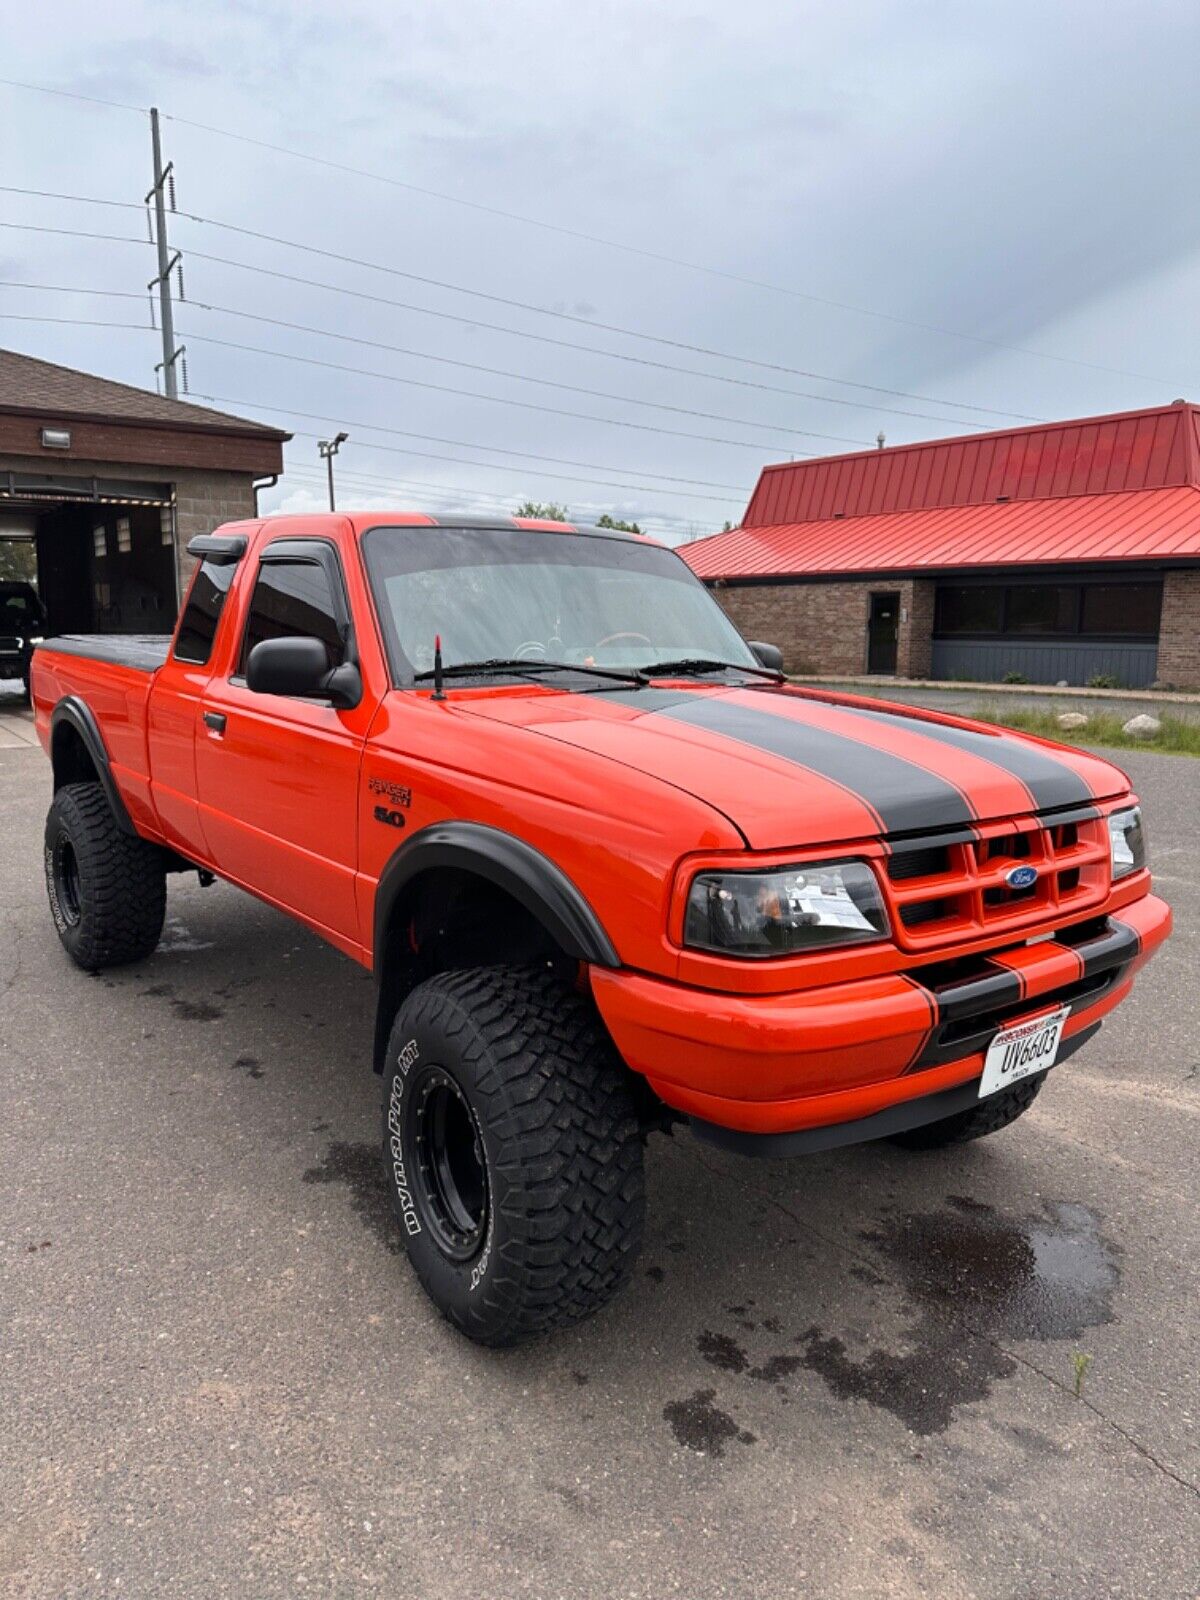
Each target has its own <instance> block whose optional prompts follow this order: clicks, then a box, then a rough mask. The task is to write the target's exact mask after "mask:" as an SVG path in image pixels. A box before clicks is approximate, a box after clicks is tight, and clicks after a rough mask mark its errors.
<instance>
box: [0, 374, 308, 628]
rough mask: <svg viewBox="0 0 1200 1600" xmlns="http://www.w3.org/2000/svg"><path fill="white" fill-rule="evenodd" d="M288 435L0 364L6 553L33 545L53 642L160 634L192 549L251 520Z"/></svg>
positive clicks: (1, 510)
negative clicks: (205, 537)
mask: <svg viewBox="0 0 1200 1600" xmlns="http://www.w3.org/2000/svg"><path fill="white" fill-rule="evenodd" d="M290 437H291V435H290V434H287V433H282V432H280V431H279V430H278V429H277V428H269V427H265V426H264V425H263V424H261V423H258V422H248V421H245V420H243V419H242V418H240V417H232V416H227V415H225V414H224V413H222V412H219V411H211V410H209V409H208V408H207V407H204V406H195V405H191V404H189V403H187V402H186V401H182V400H168V399H166V398H165V397H164V396H162V395H157V394H151V393H149V392H148V391H147V390H144V389H135V388H132V387H130V386H129V385H127V384H123V383H112V382H110V381H109V380H108V379H107V378H98V377H95V376H93V375H92V374H91V373H87V372H77V371H75V370H74V369H73V368H70V367H60V366H55V365H53V364H51V363H50V362H48V361H38V360H35V359H34V358H33V357H31V356H25V355H18V354H17V353H16V352H15V351H11V350H0V540H20V541H29V542H32V544H33V546H34V548H35V549H36V552H37V561H36V566H37V582H38V589H39V593H40V596H41V600H42V604H43V606H45V608H46V610H47V612H48V623H47V626H48V629H49V630H50V631H52V632H55V633H79V632H94V633H110V632H111V633H163V632H168V631H169V630H170V629H171V628H172V627H173V626H174V621H175V613H176V610H177V609H178V603H179V595H180V592H181V588H182V584H183V582H184V580H185V579H186V577H187V572H188V566H189V563H188V557H187V542H188V540H189V539H190V538H191V537H192V535H193V534H196V533H207V532H209V531H211V529H212V528H214V527H215V526H216V525H217V524H218V523H220V522H226V521H229V520H230V519H232V518H234V517H247V516H253V515H254V512H255V510H256V486H258V487H261V486H263V485H264V483H273V482H274V481H275V478H276V477H277V476H278V474H279V473H280V472H281V471H282V470H283V445H284V442H285V440H287V439H289V438H290Z"/></svg>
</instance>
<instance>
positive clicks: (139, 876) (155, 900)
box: [45, 783, 167, 972]
mask: <svg viewBox="0 0 1200 1600" xmlns="http://www.w3.org/2000/svg"><path fill="white" fill-rule="evenodd" d="M45 867H46V893H47V895H48V896H49V899H50V913H51V915H52V916H53V918H54V926H55V927H56V928H57V929H58V936H59V938H60V939H61V940H62V943H63V948H64V949H65V950H66V952H67V954H68V955H69V956H70V957H71V959H72V961H74V962H75V963H76V964H77V965H78V966H81V967H83V968H84V969H85V971H88V972H96V971H98V970H99V969H100V968H101V967H116V966H121V965H122V964H124V963H125V962H127V961H140V960H141V959H142V957H143V956H148V955H149V954H150V952H151V951H152V950H153V949H154V947H155V946H156V945H157V944H158V941H159V938H160V937H161V935H162V928H163V918H164V916H165V915H166V904H167V876H166V871H165V869H164V866H163V857H162V851H161V850H160V849H159V848H158V846H157V845H153V844H150V843H149V842H148V841H147V840H145V839H140V838H138V837H137V835H136V834H129V833H125V832H124V831H123V830H122V829H121V828H119V827H118V826H117V821H116V818H115V817H114V816H113V814H112V808H111V806H110V805H109V803H108V800H107V799H106V798H105V794H104V790H103V789H102V788H101V787H100V785H99V784H98V783H69V784H66V785H65V786H64V787H63V788H61V789H60V790H59V791H58V793H57V794H56V795H55V796H54V803H53V805H51V807H50V814H49V816H48V817H47V818H46V834H45Z"/></svg>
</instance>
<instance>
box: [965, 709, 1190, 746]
mask: <svg viewBox="0 0 1200 1600" xmlns="http://www.w3.org/2000/svg"><path fill="white" fill-rule="evenodd" d="M1133 714H1134V713H1133V712H1132V711H1131V712H1130V713H1129V716H1119V715H1117V714H1116V713H1115V712H1112V711H1089V712H1088V713H1087V718H1088V724H1087V727H1086V728H1072V729H1071V730H1070V731H1068V730H1067V729H1066V728H1060V727H1059V725H1058V718H1059V715H1060V713H1059V712H1057V711H1015V710H1014V711H1010V710H1008V708H1007V707H1001V706H995V705H987V706H980V707H978V708H977V709H976V710H974V711H972V712H971V715H972V716H973V717H975V718H976V719H977V720H978V721H980V722H993V723H995V724H996V726H997V727H1001V728H1015V729H1016V730H1017V731H1018V732H1020V733H1036V734H1038V735H1039V736H1040V737H1041V738H1043V739H1055V740H1057V741H1058V743H1059V744H1099V745H1106V746H1110V747H1111V748H1113V749H1116V750H1158V751H1161V752H1163V753H1165V754H1167V755H1176V756H1200V722H1184V721H1182V720H1181V719H1180V718H1179V717H1170V716H1164V717H1162V718H1160V721H1161V722H1162V730H1161V732H1160V733H1159V734H1158V735H1157V737H1156V738H1153V739H1132V738H1130V736H1129V735H1128V734H1127V733H1126V732H1125V731H1124V725H1125V723H1126V722H1128V720H1129V717H1130V716H1132V715H1133Z"/></svg>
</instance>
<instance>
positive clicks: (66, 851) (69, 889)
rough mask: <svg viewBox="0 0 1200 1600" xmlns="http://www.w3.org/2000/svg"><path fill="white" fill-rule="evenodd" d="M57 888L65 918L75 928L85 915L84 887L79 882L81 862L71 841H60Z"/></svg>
mask: <svg viewBox="0 0 1200 1600" xmlns="http://www.w3.org/2000/svg"><path fill="white" fill-rule="evenodd" d="M54 876H55V878H56V879H57V880H58V881H57V883H56V884H55V888H56V889H57V890H58V904H59V909H60V910H61V912H62V914H63V917H64V918H65V919H66V921H67V922H68V923H69V924H70V926H71V927H72V928H73V927H75V926H76V925H77V924H78V922H79V918H80V917H81V916H82V914H83V886H82V884H81V883H80V881H79V862H78V860H77V859H76V856H75V847H74V845H73V844H72V843H71V841H70V840H69V839H60V840H59V844H58V850H57V851H56V852H55V873H54Z"/></svg>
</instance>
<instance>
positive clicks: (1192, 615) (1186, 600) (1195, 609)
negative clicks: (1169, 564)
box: [1158, 570, 1200, 689]
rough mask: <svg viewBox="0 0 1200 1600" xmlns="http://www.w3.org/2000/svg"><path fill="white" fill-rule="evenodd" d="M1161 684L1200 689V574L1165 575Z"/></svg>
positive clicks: (1170, 573)
mask: <svg viewBox="0 0 1200 1600" xmlns="http://www.w3.org/2000/svg"><path fill="white" fill-rule="evenodd" d="M1158 682H1159V683H1162V684H1170V685H1171V686H1172V688H1175V689H1200V571H1195V570H1189V571H1184V572H1167V573H1164V575H1163V604H1162V623H1161V625H1160V627H1159V633H1158Z"/></svg>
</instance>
